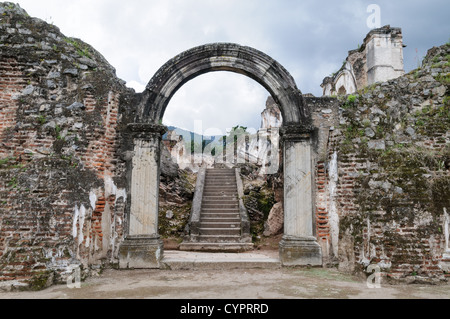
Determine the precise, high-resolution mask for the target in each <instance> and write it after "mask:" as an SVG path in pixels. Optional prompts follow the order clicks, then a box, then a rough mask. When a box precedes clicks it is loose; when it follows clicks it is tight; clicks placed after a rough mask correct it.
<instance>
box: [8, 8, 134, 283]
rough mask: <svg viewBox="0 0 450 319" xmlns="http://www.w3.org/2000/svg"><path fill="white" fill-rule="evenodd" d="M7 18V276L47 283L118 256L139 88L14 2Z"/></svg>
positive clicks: (93, 52) (98, 55) (102, 59)
mask: <svg viewBox="0 0 450 319" xmlns="http://www.w3.org/2000/svg"><path fill="white" fill-rule="evenodd" d="M0 18H1V20H0V37H1V38H0V53H1V55H0V281H5V280H28V281H29V282H30V283H31V284H32V285H34V286H36V287H40V286H42V285H45V284H47V283H52V282H53V281H55V280H56V281H63V280H64V278H65V277H64V276H65V274H67V273H71V269H70V267H69V266H70V265H80V264H81V266H82V268H83V269H84V270H85V273H87V272H88V270H89V269H92V268H100V267H101V266H102V265H103V264H105V263H114V262H116V254H117V246H118V243H119V241H120V240H121V238H122V237H123V222H124V208H125V205H126V200H127V194H126V191H125V188H126V181H125V176H124V174H125V162H124V161H122V160H121V159H120V156H119V155H120V151H121V144H120V141H121V140H122V136H121V133H120V127H121V126H123V125H124V123H125V122H126V118H127V115H126V114H125V113H126V112H125V111H124V110H129V109H130V108H129V107H128V105H130V101H131V100H132V98H133V95H134V92H130V91H129V90H128V89H126V87H125V85H124V83H123V82H122V81H120V80H119V79H117V77H116V75H115V70H114V69H113V68H112V67H111V66H110V65H109V64H108V63H107V62H106V61H105V59H104V58H103V57H102V56H101V55H100V54H99V53H98V52H97V51H95V50H94V49H93V48H92V47H90V46H89V45H87V44H85V43H83V42H82V41H80V40H78V39H73V38H68V37H65V36H64V35H63V34H61V33H60V31H59V29H58V28H57V27H55V26H52V25H49V24H47V23H45V22H43V21H41V20H39V19H35V18H31V17H29V16H28V15H27V13H26V12H25V11H24V10H22V9H21V8H20V7H18V6H16V5H13V4H11V3H1V4H0ZM121 109H122V110H121Z"/></svg>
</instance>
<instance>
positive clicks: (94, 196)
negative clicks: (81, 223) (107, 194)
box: [89, 191, 97, 210]
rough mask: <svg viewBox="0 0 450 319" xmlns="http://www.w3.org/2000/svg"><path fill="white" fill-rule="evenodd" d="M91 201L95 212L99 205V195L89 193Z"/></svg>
mask: <svg viewBox="0 0 450 319" xmlns="http://www.w3.org/2000/svg"><path fill="white" fill-rule="evenodd" d="M89 201H90V202H91V207H92V209H93V210H95V205H96V203H97V195H95V193H94V192H92V191H91V192H90V193H89Z"/></svg>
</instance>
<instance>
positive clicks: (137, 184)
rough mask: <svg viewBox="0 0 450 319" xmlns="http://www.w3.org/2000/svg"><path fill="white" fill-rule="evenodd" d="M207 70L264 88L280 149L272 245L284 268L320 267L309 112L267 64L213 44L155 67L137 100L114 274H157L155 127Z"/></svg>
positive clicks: (158, 129)
mask: <svg viewBox="0 0 450 319" xmlns="http://www.w3.org/2000/svg"><path fill="white" fill-rule="evenodd" d="M214 71H231V72H236V73H240V74H243V75H246V76H248V77H250V78H252V79H254V80H255V81H257V82H258V83H260V84H261V85H262V86H263V87H265V88H266V89H267V91H268V92H269V93H270V94H271V95H272V97H273V99H274V100H275V102H277V104H278V105H279V107H280V110H281V113H282V116H283V126H282V128H281V130H280V134H281V137H282V141H283V150H284V156H283V160H284V175H285V179H284V212H285V230H284V237H283V240H282V241H281V243H280V260H281V262H282V263H283V264H284V265H314V266H316V265H322V252H321V248H320V245H319V244H318V243H317V239H316V238H315V236H314V230H313V224H314V222H313V220H314V219H313V216H314V212H313V198H312V196H313V192H312V189H313V187H312V183H313V178H312V176H313V174H312V163H311V162H312V160H311V135H312V132H313V128H312V125H311V114H310V110H309V109H308V107H307V105H306V104H305V102H304V99H303V96H302V94H301V92H300V90H299V89H298V88H297V86H296V84H295V81H294V79H293V78H292V76H291V75H290V74H289V73H288V72H287V71H286V69H285V68H284V67H283V66H281V65H280V64H279V63H278V62H276V61H275V60H274V59H272V58H270V57H269V56H267V55H266V54H264V53H262V52H260V51H258V50H256V49H253V48H250V47H245V46H240V45H238V44H232V43H215V44H208V45H203V46H199V47H196V48H193V49H191V50H188V51H185V52H183V53H181V54H179V55H177V56H176V57H175V58H173V59H171V60H170V61H168V62H167V63H166V64H164V66H162V67H161V68H160V69H159V70H158V72H157V73H156V74H155V76H154V77H153V78H152V79H151V80H150V82H149V83H148V85H147V87H146V90H145V91H144V92H143V93H142V94H141V95H140V102H139V104H138V108H137V114H136V118H135V123H133V124H130V125H129V126H128V128H129V131H130V134H131V136H132V137H133V144H134V145H133V146H134V152H133V158H132V160H131V163H130V165H129V167H131V172H129V174H128V176H129V194H130V195H129V198H130V201H129V202H130V203H129V204H128V207H127V210H128V212H127V224H128V225H127V226H126V227H125V228H126V236H125V237H126V238H125V241H124V242H123V243H122V245H121V247H120V251H119V263H120V267H121V268H159V267H160V261H161V259H162V256H163V245H162V241H161V240H160V238H159V235H158V211H159V202H158V195H159V177H160V147H161V137H162V135H163V134H164V131H165V127H164V126H163V125H161V124H160V123H162V119H163V116H164V112H165V110H166V108H167V105H168V103H169V102H170V99H171V98H172V97H173V95H174V94H175V93H176V91H177V90H178V89H179V88H180V87H181V86H182V85H184V84H185V83H187V82H188V81H189V80H191V79H193V78H195V77H197V76H199V75H201V74H204V73H207V72H214Z"/></svg>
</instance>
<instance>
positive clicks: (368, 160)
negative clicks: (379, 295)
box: [314, 44, 450, 281]
mask: <svg viewBox="0 0 450 319" xmlns="http://www.w3.org/2000/svg"><path fill="white" fill-rule="evenodd" d="M449 53H450V46H449V45H448V44H447V45H444V46H442V47H439V48H433V49H432V50H430V51H429V54H428V56H427V57H426V59H425V60H424V65H423V67H422V68H420V69H418V70H414V71H412V72H410V73H409V74H407V75H405V76H402V77H400V78H397V79H395V80H391V81H388V82H384V83H379V84H375V85H372V86H370V87H367V88H365V89H363V90H360V91H358V92H357V93H356V94H354V95H350V96H347V97H345V98H344V99H340V100H339V101H340V102H339V103H340V107H339V109H338V111H336V110H335V109H330V110H326V109H323V108H322V109H320V108H319V109H317V110H316V111H315V112H314V116H315V124H316V126H319V130H322V131H320V132H319V137H320V138H321V142H320V143H325V141H324V140H325V139H328V141H327V142H326V143H327V144H328V145H327V146H326V147H325V148H323V149H322V150H318V151H317V152H316V154H317V159H316V162H317V164H316V185H317V190H316V192H317V193H316V215H317V234H318V238H319V242H320V243H321V244H322V247H323V249H324V255H325V262H326V263H329V264H331V265H339V267H340V269H343V270H349V271H354V270H365V269H366V268H367V266H368V265H370V264H377V265H379V266H380V268H381V270H382V271H383V275H384V278H393V279H402V280H408V281H416V280H430V281H440V280H445V278H448V276H449V275H448V270H449V269H448V260H446V258H448V254H446V253H448V247H446V246H447V245H448V238H447V237H448V231H447V232H446V231H445V229H448V225H447V224H448V215H447V214H446V212H448V210H449V206H450V192H449V190H450V172H449V166H450V130H449V127H450V101H449V71H450V60H449ZM319 100H320V99H319ZM327 113H328V114H330V115H331V118H334V119H337V120H335V121H331V122H330V123H327V121H326V120H325V115H326V114H327ZM320 125H322V127H320ZM328 131H329V134H328ZM320 143H319V145H320ZM325 149H326V151H324V150H325ZM424 278H426V279H424Z"/></svg>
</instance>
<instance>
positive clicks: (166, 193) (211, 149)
mask: <svg viewBox="0 0 450 319" xmlns="http://www.w3.org/2000/svg"><path fill="white" fill-rule="evenodd" d="M162 123H163V124H164V125H166V126H167V127H168V129H169V132H168V133H167V134H165V135H164V136H163V147H165V148H167V150H168V151H169V153H170V154H171V160H172V162H173V164H176V165H178V167H179V169H180V170H181V171H182V172H181V173H180V174H179V175H178V176H172V178H171V177H170V176H167V174H165V171H166V169H165V168H164V167H162V173H161V181H160V183H161V185H160V197H159V201H160V203H159V205H160V207H159V234H160V235H161V237H162V238H163V241H164V249H165V250H174V249H175V250H177V249H179V247H180V243H181V242H182V239H183V237H184V236H185V229H186V225H187V224H188V223H189V217H190V213H191V204H192V200H193V198H192V192H191V191H192V189H193V188H194V186H195V185H194V184H193V183H192V181H194V180H196V178H197V173H198V171H199V169H200V167H206V168H214V167H215V164H216V161H217V160H218V159H219V162H221V163H222V157H223V155H222V156H221V154H223V139H224V138H227V137H228V142H234V143H235V145H234V146H235V148H233V149H232V151H233V152H235V153H236V154H235V155H236V158H239V160H237V159H234V161H235V163H231V162H228V163H227V164H229V165H228V167H231V166H233V167H238V168H239V169H240V171H241V176H242V182H243V191H244V194H245V197H244V205H245V206H246V207H247V209H248V213H249V220H250V226H251V227H250V229H251V234H252V239H253V243H254V244H255V245H256V247H258V248H259V249H261V248H262V249H264V250H278V245H279V242H280V240H281V237H282V234H283V229H282V228H283V210H282V200H283V196H282V194H283V184H282V178H281V177H280V176H282V171H281V168H282V166H281V165H279V163H280V155H281V154H280V153H281V152H280V144H279V128H280V127H281V125H282V116H281V112H280V110H279V107H278V105H277V104H276V103H275V102H274V100H273V98H272V97H270V93H269V92H268V91H267V90H266V89H265V88H264V87H262V86H261V85H260V84H259V83H257V82H256V81H254V80H252V79H250V78H248V77H246V76H244V75H241V74H237V73H234V72H210V73H206V74H203V75H201V76H199V77H197V78H195V79H192V80H191V81H189V82H187V83H186V84H184V85H183V86H182V87H181V88H180V89H179V90H178V91H177V92H176V93H175V94H174V95H173V97H172V99H171V100H170V102H169V103H168V106H167V109H166V111H165V114H164V118H163V121H162ZM231 131H233V132H235V133H236V134H235V135H234V136H233V138H234V140H233V141H230V135H231ZM272 143H276V145H272ZM200 144H202V147H198V146H199V145H200ZM227 151H228V152H229V151H230V147H228V148H227ZM163 152H164V153H167V152H166V150H163ZM197 152H202V156H203V159H202V161H198V154H197ZM194 153H196V154H195V156H196V157H194ZM238 153H239V154H238ZM272 153H274V154H272ZM180 154H183V155H182V156H180ZM272 156H277V157H278V158H277V159H276V160H272V161H271V160H268V159H270V158H271V157H272ZM217 157H219V158H217ZM161 165H162V166H164V165H172V164H167V157H163V161H162V164H161ZM275 165H277V167H275ZM180 179H183V181H180ZM180 185H185V186H186V185H187V186H188V188H190V189H183V188H182V187H181V186H180ZM174 186H175V187H174ZM190 196H191V197H190ZM174 201H175V203H174ZM275 206H276V207H275ZM274 207H275V208H274ZM274 215H276V216H274ZM269 216H270V217H271V223H270V225H268V224H267V221H268V219H269Z"/></svg>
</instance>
